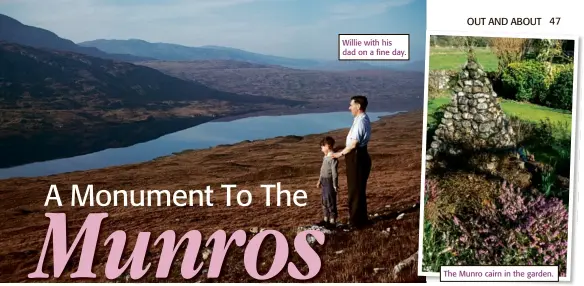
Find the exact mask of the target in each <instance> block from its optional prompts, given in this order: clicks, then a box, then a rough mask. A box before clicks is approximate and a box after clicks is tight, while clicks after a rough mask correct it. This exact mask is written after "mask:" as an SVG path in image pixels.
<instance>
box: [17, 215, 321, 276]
mask: <svg viewBox="0 0 584 286" xmlns="http://www.w3.org/2000/svg"><path fill="white" fill-rule="evenodd" d="M45 216H46V217H48V218H49V220H50V223H49V227H48V230H47V235H46V238H45V241H44V243H43V249H42V252H41V255H40V259H39V262H38V264H37V268H36V270H35V271H34V272H33V273H30V274H29V275H28V277H29V278H45V279H46V278H49V274H47V273H45V272H43V263H44V260H45V256H46V254H47V252H48V248H49V243H50V241H51V239H52V241H53V275H54V277H56V278H58V277H60V276H61V274H62V273H63V271H64V269H65V266H66V265H67V264H68V263H69V261H70V259H71V256H72V254H73V252H74V251H75V249H76V246H77V245H78V244H79V242H80V241H81V240H82V238H83V244H82V246H81V250H80V251H81V254H80V259H79V264H78V265H77V267H75V265H74V266H73V269H75V268H76V269H77V270H76V271H75V272H74V273H72V274H71V278H97V275H96V274H95V273H94V272H93V270H92V268H93V260H94V259H93V258H94V256H95V252H96V248H97V242H98V237H99V230H100V227H101V223H102V221H103V219H105V218H106V217H108V214H107V213H92V214H89V215H88V216H87V218H86V219H85V222H84V223H83V225H82V227H81V229H80V230H79V232H78V233H77V236H76V237H75V240H74V241H73V244H72V245H71V247H69V248H67V227H66V215H65V214H64V213H46V214H45ZM268 235H272V236H274V237H275V238H276V254H275V257H274V260H273V262H272V265H271V267H270V270H269V271H268V273H265V274H263V275H262V274H260V273H258V270H257V259H258V256H259V252H260V247H261V245H262V241H263V240H264V239H265V238H266V237H267V236H268ZM308 235H312V236H314V238H315V240H316V241H317V242H318V243H319V244H321V245H322V244H324V241H325V235H324V234H323V233H322V232H320V231H318V230H306V231H303V232H300V233H298V234H297V235H296V237H295V239H294V248H295V250H296V252H297V253H298V255H299V256H300V257H301V258H302V260H304V262H305V263H306V264H307V266H308V268H309V271H308V273H307V274H306V275H303V274H302V273H301V272H300V270H299V269H298V267H297V266H296V265H294V263H292V262H288V255H289V248H288V242H287V240H286V237H285V236H284V235H283V234H282V233H280V232H278V231H275V230H266V231H262V232H260V233H258V234H256V235H255V236H254V237H252V238H251V239H250V241H249V243H247V246H246V247H245V252H244V265H245V269H246V271H247V273H248V274H249V275H250V276H251V277H253V278H254V279H257V280H266V279H270V278H272V277H274V276H276V275H278V274H279V273H280V272H281V271H282V270H283V269H284V267H286V265H287V268H288V269H287V270H288V274H289V275H290V276H291V277H293V278H294V279H297V280H307V279H311V278H313V277H314V276H316V274H318V272H319V271H320V268H321V264H322V263H321V261H320V257H319V256H318V254H317V253H316V251H315V250H314V249H312V248H311V246H310V244H309V243H308V241H307V236H308ZM185 241H187V245H186V249H185V253H184V259H183V261H182V263H181V275H182V277H183V278H185V279H191V278H193V277H195V276H196V275H197V274H198V273H199V272H200V271H201V268H202V267H203V262H199V263H198V264H196V262H197V261H196V259H197V256H198V253H199V250H200V248H201V244H202V241H203V238H202V235H201V233H200V232H199V231H198V230H191V231H189V232H187V233H185V234H184V235H183V236H182V237H181V238H180V240H179V241H178V243H176V234H175V232H174V231H173V230H167V231H165V232H163V233H162V234H160V236H158V238H157V239H156V241H155V242H154V246H156V245H158V244H159V243H162V250H161V254H160V259H159V261H158V265H157V269H156V274H155V276H156V278H167V277H168V275H169V272H170V268H171V266H172V264H173V263H172V262H173V260H174V258H175V256H176V254H177V252H178V250H179V249H180V247H181V245H182V244H183V243H184V242H185ZM149 242H150V232H140V233H139V234H138V237H137V241H136V244H135V247H134V250H133V252H132V254H131V256H130V257H129V258H128V259H127V261H126V263H125V264H124V265H123V266H121V267H120V262H121V260H122V254H123V251H124V246H125V244H126V232H125V231H123V230H118V231H115V232H113V233H112V234H110V236H109V237H108V238H107V239H106V241H105V243H104V246H107V245H108V244H111V249H110V251H109V255H108V258H107V262H106V266H105V276H106V277H107V278H108V279H116V278H118V277H119V276H120V275H122V274H123V273H124V272H125V271H126V270H127V269H128V267H129V268H130V277H131V278H132V279H134V280H135V279H140V278H142V277H144V275H146V274H147V273H148V270H149V269H150V266H151V263H148V264H147V265H144V262H145V258H146V254H147V252H148V245H149ZM246 242H247V236H246V233H245V231H243V230H237V231H235V232H234V233H233V234H231V236H230V237H228V236H227V234H226V232H225V231H223V230H218V231H216V232H214V233H213V234H212V235H211V237H210V238H209V239H208V240H207V243H206V246H209V245H210V244H211V243H213V251H212V254H211V258H210V265H209V270H208V273H207V277H208V278H217V277H219V274H220V273H221V268H222V266H223V262H224V260H225V255H226V253H227V250H228V248H229V246H230V245H231V244H232V243H235V244H236V245H237V246H239V247H242V246H244V245H245V244H246Z"/></svg>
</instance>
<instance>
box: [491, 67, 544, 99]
mask: <svg viewBox="0 0 584 286" xmlns="http://www.w3.org/2000/svg"><path fill="white" fill-rule="evenodd" d="M546 75H547V70H546V67H545V64H544V63H542V62H537V61H532V60H530V61H522V62H515V63H511V64H509V65H508V66H507V68H506V69H505V70H504V71H503V74H502V76H501V81H502V85H503V86H502V88H503V93H502V96H503V97H506V98H509V99H513V100H517V101H528V102H532V103H539V102H540V101H541V100H542V99H543V98H545V96H546V93H547V88H546V84H545V82H546Z"/></svg>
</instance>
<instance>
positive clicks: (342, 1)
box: [0, 0, 426, 60]
mask: <svg viewBox="0 0 584 286" xmlns="http://www.w3.org/2000/svg"><path fill="white" fill-rule="evenodd" d="M0 13H2V14H6V15H8V16H10V17H13V18H15V19H17V20H19V21H20V22H22V23H24V24H26V25H31V26H37V27H41V28H44V29H47V30H50V31H52V32H55V33H56V34H57V35H59V36H60V37H62V38H67V39H70V40H72V41H74V42H76V43H78V42H82V41H88V40H95V39H142V40H146V41H149V42H166V43H174V44H181V45H185V46H202V45H218V46H228V47H233V48H240V49H244V50H248V51H252V52H258V53H264V54H271V55H278V56H286V57H295V58H312V59H329V60H335V59H336V58H337V34H339V33H342V34H403V33H409V34H411V51H410V52H411V59H412V60H423V59H424V42H425V33H426V32H425V30H426V0H0Z"/></svg>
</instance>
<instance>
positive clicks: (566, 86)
mask: <svg viewBox="0 0 584 286" xmlns="http://www.w3.org/2000/svg"><path fill="white" fill-rule="evenodd" d="M573 81H574V69H573V68H565V69H563V70H561V71H559V73H558V74H557V75H556V76H555V77H554V81H553V82H552V84H551V85H550V88H549V90H548V94H547V96H546V98H545V100H544V104H545V105H547V106H549V107H552V108H559V109H565V110H572V95H573V92H574V91H573V87H574V85H573Z"/></svg>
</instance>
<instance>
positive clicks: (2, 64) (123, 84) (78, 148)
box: [0, 42, 298, 167]
mask: <svg viewBox="0 0 584 286" xmlns="http://www.w3.org/2000/svg"><path fill="white" fill-rule="evenodd" d="M295 104H298V102H296V101H289V100H282V99H275V98H272V97H261V96H250V95H239V94H233V93H229V92H223V91H218V90H215V89H212V88H208V87H206V86H204V85H202V84H199V83H196V82H192V81H184V80H181V79H178V78H175V77H172V76H168V75H165V74H163V73H161V72H159V71H157V70H154V69H151V68H148V67H144V66H137V65H133V64H130V63H125V62H116V61H111V60H105V59H101V58H96V57H90V56H86V55H82V54H76V53H71V52H58V51H49V50H40V49H35V48H31V47H28V46H21V45H17V44H12V43H3V42H0V150H1V151H0V157H2V160H1V163H0V167H6V166H11V165H15V164H23V163H27V162H30V161H38V160H44V159H49V158H54V157H61V156H72V155H75V154H80V153H87V152H90V151H96V150H101V149H104V148H111V147H120V146H127V145H130V144H134V143H137V142H141V141H143V140H145V139H147V138H150V139H154V138H156V137H158V136H161V135H163V134H165V133H168V132H171V131H176V130H180V129H183V128H187V127H190V126H192V125H195V124H197V123H201V122H203V121H207V120H209V119H211V118H213V117H216V116H222V115H232V114H239V113H244V112H250V111H254V110H264V109H270V108H276V107H282V106H290V105H295ZM32 158H37V159H36V160H33V159H32ZM39 158H40V159H39Z"/></svg>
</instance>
